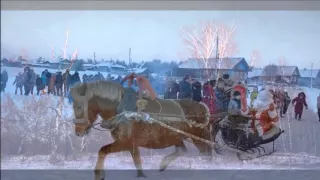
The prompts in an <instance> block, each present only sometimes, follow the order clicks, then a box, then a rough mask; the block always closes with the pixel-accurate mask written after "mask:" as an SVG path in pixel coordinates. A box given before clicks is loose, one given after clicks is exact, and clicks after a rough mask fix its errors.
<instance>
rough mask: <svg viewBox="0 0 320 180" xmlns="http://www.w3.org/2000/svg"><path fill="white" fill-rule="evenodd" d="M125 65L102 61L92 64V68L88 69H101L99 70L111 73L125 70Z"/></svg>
mask: <svg viewBox="0 0 320 180" xmlns="http://www.w3.org/2000/svg"><path fill="white" fill-rule="evenodd" d="M126 68H127V67H125V66H122V65H119V64H115V63H111V62H103V63H99V64H95V65H93V67H92V68H89V69H88V70H92V71H101V72H112V73H123V72H125V70H126Z"/></svg>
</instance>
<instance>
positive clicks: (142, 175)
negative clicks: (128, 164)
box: [137, 172, 147, 178]
mask: <svg viewBox="0 0 320 180" xmlns="http://www.w3.org/2000/svg"><path fill="white" fill-rule="evenodd" d="M146 177H147V176H146V175H144V173H143V172H138V174H137V178H146Z"/></svg>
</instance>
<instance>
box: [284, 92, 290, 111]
mask: <svg viewBox="0 0 320 180" xmlns="http://www.w3.org/2000/svg"><path fill="white" fill-rule="evenodd" d="M290 103H291V98H290V96H289V94H288V92H285V93H284V103H283V104H284V105H283V114H286V113H287V111H288V107H289V105H290Z"/></svg>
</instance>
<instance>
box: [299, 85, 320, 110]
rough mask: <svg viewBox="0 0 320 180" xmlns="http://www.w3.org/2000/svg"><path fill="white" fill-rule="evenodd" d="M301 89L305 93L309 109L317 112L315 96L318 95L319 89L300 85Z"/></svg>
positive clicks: (319, 93)
mask: <svg viewBox="0 0 320 180" xmlns="http://www.w3.org/2000/svg"><path fill="white" fill-rule="evenodd" d="M302 90H303V91H304V92H305V93H306V95H307V103H308V105H309V109H310V110H312V111H314V112H317V111H318V110H317V97H318V96H319V95H320V89H316V88H307V87H302Z"/></svg>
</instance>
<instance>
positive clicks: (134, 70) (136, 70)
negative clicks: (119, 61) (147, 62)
mask: <svg viewBox="0 0 320 180" xmlns="http://www.w3.org/2000/svg"><path fill="white" fill-rule="evenodd" d="M125 71H126V72H127V73H128V74H129V73H135V74H138V75H146V76H150V74H151V72H150V70H149V69H148V68H142V67H140V68H127V69H126V70H125Z"/></svg>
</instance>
